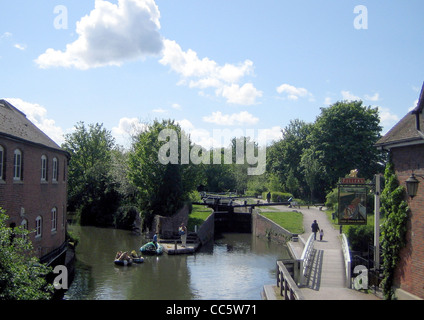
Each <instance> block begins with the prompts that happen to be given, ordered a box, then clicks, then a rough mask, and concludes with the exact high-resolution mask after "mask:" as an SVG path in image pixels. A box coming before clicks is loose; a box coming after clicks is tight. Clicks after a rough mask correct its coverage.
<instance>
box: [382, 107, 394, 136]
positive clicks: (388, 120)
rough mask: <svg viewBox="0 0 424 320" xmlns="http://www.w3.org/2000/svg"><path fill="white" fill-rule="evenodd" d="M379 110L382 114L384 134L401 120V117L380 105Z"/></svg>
mask: <svg viewBox="0 0 424 320" xmlns="http://www.w3.org/2000/svg"><path fill="white" fill-rule="evenodd" d="M378 112H379V114H380V124H381V126H382V127H383V134H385V133H386V132H387V131H388V130H390V128H392V127H393V126H394V125H395V124H396V123H397V122H398V121H399V117H398V116H397V115H396V114H393V113H391V111H390V110H389V109H388V108H383V107H378Z"/></svg>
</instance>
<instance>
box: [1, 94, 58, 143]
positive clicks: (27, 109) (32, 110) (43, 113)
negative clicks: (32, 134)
mask: <svg viewBox="0 0 424 320" xmlns="http://www.w3.org/2000/svg"><path fill="white" fill-rule="evenodd" d="M6 101H8V102H10V103H11V104H12V105H13V106H14V107H16V108H17V109H19V110H20V111H22V112H23V113H24V114H25V115H26V116H27V118H28V119H29V120H30V121H31V122H32V123H33V124H35V125H36V126H37V127H38V128H39V129H40V130H41V131H43V132H44V133H45V134H46V135H47V136H49V138H50V139H52V140H53V141H54V142H56V143H57V144H58V145H61V144H62V143H63V142H64V138H63V130H62V128H61V127H58V126H57V125H56V122H55V120H53V119H49V118H47V109H46V108H45V107H43V106H41V105H39V104H37V103H31V102H27V101H24V100H22V99H19V98H7V99H6Z"/></svg>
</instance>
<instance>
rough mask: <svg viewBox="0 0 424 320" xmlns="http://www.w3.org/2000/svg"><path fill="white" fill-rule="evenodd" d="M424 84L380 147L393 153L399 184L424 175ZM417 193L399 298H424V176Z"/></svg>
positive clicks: (399, 275)
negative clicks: (411, 104)
mask: <svg viewBox="0 0 424 320" xmlns="http://www.w3.org/2000/svg"><path fill="white" fill-rule="evenodd" d="M423 109H424V86H423V89H422V91H421V95H420V99H419V102H418V105H417V107H416V108H415V109H414V110H413V111H411V112H409V113H408V114H407V115H406V116H405V117H403V119H401V120H400V121H399V122H398V123H397V124H396V125H395V126H394V127H393V128H392V129H391V130H390V131H389V132H388V133H387V134H386V135H385V136H384V137H382V138H381V139H380V140H379V141H378V142H377V147H379V148H382V149H384V150H387V151H389V152H390V153H391V156H392V161H393V163H394V167H395V171H396V175H397V178H398V180H399V183H400V184H401V185H403V186H406V180H407V179H408V178H409V177H410V176H411V174H412V173H414V174H415V175H416V176H417V177H418V176H420V175H423V176H424V133H423V130H424V118H423ZM417 179H419V180H420V182H421V183H419V185H418V191H417V195H416V196H415V197H414V198H412V199H411V198H410V197H408V199H407V200H408V205H409V208H410V213H409V219H408V223H407V235H406V241H407V243H406V247H405V248H404V249H403V250H402V252H401V261H400V263H399V264H398V266H397V269H396V273H395V283H394V284H395V287H396V288H397V290H396V296H397V298H398V299H414V298H420V299H424V183H423V182H424V179H420V178H419V177H418V178H417Z"/></svg>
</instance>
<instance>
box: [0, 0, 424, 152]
mask: <svg viewBox="0 0 424 320" xmlns="http://www.w3.org/2000/svg"><path fill="white" fill-rule="evenodd" d="M0 12H1V19H0V72H1V77H0V98H1V99H6V100H8V101H9V102H10V103H11V104H13V105H14V106H15V107H17V108H18V109H20V110H21V111H23V112H24V113H25V114H26V115H27V117H28V118H29V119H30V120H31V121H32V122H33V123H34V124H36V125H37V126H38V127H39V128H40V129H42V130H43V131H44V132H45V133H46V134H48V135H49V136H50V137H51V138H52V139H53V140H54V141H56V142H57V143H58V144H59V145H60V144H61V143H62V142H63V141H64V137H63V135H64V134H68V133H72V131H73V127H74V126H75V125H76V124H77V123H78V122H80V121H83V122H84V123H85V124H90V123H101V124H103V125H104V127H105V128H106V129H108V130H110V131H111V132H112V134H113V136H114V137H115V139H116V142H117V143H119V144H122V145H124V146H125V147H129V143H130V138H129V137H130V134H132V133H134V130H135V131H136V130H142V129H143V128H144V126H145V124H146V123H151V122H152V121H153V120H154V119H158V120H160V119H174V120H175V121H177V122H178V123H180V125H181V126H182V128H183V129H185V130H186V131H187V132H188V133H190V134H191V137H192V139H193V141H194V142H196V143H199V144H201V145H202V146H204V147H206V148H209V147H211V146H219V145H222V144H225V141H224V140H222V139H220V137H221V135H222V133H223V132H227V133H228V132H229V134H230V135H236V134H240V135H246V136H251V137H252V139H255V138H257V137H258V136H259V135H260V132H262V133H265V134H266V137H267V139H268V140H267V141H268V142H269V141H273V140H277V139H279V138H281V129H283V128H284V127H286V126H287V125H288V124H289V122H290V120H294V119H300V120H303V121H305V122H314V121H315V119H316V117H317V116H318V115H319V114H320V113H321V108H326V107H329V106H330V105H331V104H333V103H335V102H337V101H342V100H362V101H363V103H364V105H366V106H372V107H378V108H379V112H380V118H381V126H382V127H383V131H382V133H383V134H384V133H385V132H387V131H388V130H389V129H390V128H392V127H393V125H395V124H396V123H397V122H398V121H399V120H400V119H401V118H402V117H403V116H404V115H406V114H407V113H408V112H409V111H410V110H411V109H412V108H413V107H415V106H416V104H417V102H418V97H419V95H420V91H421V87H422V85H423V82H424V19H422V12H424V2H423V1H422V0H408V1H401V0H392V1H367V0H361V1H359V0H352V1H351V0H343V1H334V0H331V1H330V0H321V1H316V0H297V1H284V0H243V1H240V0H231V1H228V0H213V1H212V0H116V1H113V0H109V1H105V0H96V1H94V0H38V1H31V0H14V1H5V0H1V1H0ZM225 130H227V131H225Z"/></svg>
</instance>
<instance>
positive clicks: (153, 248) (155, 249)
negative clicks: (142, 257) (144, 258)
mask: <svg viewBox="0 0 424 320" xmlns="http://www.w3.org/2000/svg"><path fill="white" fill-rule="evenodd" d="M140 252H141V253H143V254H150V255H161V254H162V253H163V246H162V245H161V244H160V243H157V244H156V245H155V244H154V243H153V242H148V243H146V244H145V245H143V246H141V248H140Z"/></svg>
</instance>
